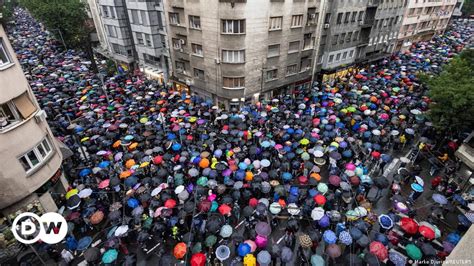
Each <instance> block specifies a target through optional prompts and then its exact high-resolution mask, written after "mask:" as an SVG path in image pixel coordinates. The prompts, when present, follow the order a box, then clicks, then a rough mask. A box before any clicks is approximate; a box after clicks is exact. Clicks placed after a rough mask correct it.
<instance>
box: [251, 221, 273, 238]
mask: <svg viewBox="0 0 474 266" xmlns="http://www.w3.org/2000/svg"><path fill="white" fill-rule="evenodd" d="M255 232H256V233H257V234H259V235H262V236H266V237H268V236H269V235H270V234H271V233H272V229H271V227H270V225H269V224H268V223H265V222H258V223H257V224H256V225H255Z"/></svg>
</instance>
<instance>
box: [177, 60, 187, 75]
mask: <svg viewBox="0 0 474 266" xmlns="http://www.w3.org/2000/svg"><path fill="white" fill-rule="evenodd" d="M176 72H178V73H183V74H185V73H186V65H185V64H184V62H180V61H176Z"/></svg>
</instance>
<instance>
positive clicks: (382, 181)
mask: <svg viewBox="0 0 474 266" xmlns="http://www.w3.org/2000/svg"><path fill="white" fill-rule="evenodd" d="M374 184H375V185H376V186H377V187H378V188H381V189H384V188H387V187H388V186H389V183H388V180H387V179H386V178H385V177H383V176H381V177H377V178H376V179H375V180H374Z"/></svg>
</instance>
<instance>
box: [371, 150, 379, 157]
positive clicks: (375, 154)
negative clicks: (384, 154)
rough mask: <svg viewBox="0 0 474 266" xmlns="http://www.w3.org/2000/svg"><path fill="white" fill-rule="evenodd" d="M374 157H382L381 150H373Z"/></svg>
mask: <svg viewBox="0 0 474 266" xmlns="http://www.w3.org/2000/svg"><path fill="white" fill-rule="evenodd" d="M372 157H374V158H375V159H379V158H380V152H378V151H373V152H372Z"/></svg>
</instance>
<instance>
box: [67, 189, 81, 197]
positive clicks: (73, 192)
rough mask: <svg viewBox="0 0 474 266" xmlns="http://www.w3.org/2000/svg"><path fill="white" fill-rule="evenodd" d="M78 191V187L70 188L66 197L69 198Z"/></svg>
mask: <svg viewBox="0 0 474 266" xmlns="http://www.w3.org/2000/svg"><path fill="white" fill-rule="evenodd" d="M77 193H79V190H77V189H76V188H74V189H71V190H69V191H68V192H67V193H66V199H69V198H70V197H72V196H73V195H76V194H77Z"/></svg>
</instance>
